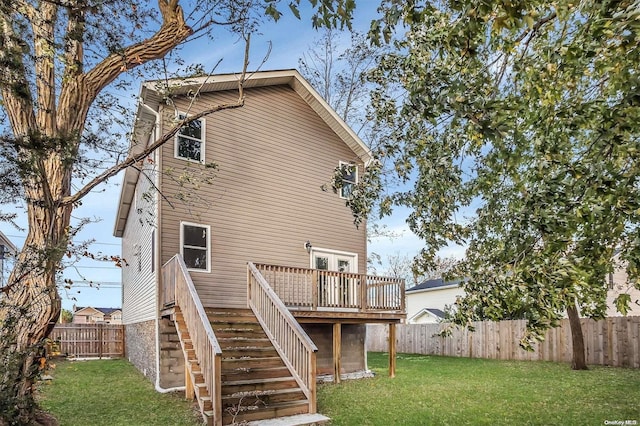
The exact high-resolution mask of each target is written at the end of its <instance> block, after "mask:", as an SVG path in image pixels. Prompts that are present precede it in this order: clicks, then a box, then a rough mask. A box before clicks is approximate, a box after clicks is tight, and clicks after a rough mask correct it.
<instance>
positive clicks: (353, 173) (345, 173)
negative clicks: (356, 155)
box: [340, 161, 358, 198]
mask: <svg viewBox="0 0 640 426" xmlns="http://www.w3.org/2000/svg"><path fill="white" fill-rule="evenodd" d="M340 169H341V170H342V188H340V197H341V198H351V194H352V193H353V187H354V185H355V184H357V183H358V166H356V165H355V164H352V163H345V162H344V161H341V162H340Z"/></svg>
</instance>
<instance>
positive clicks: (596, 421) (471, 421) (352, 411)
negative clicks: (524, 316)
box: [318, 353, 640, 426]
mask: <svg viewBox="0 0 640 426" xmlns="http://www.w3.org/2000/svg"><path fill="white" fill-rule="evenodd" d="M387 365H388V358H387V355H386V354H380V353H369V366H370V368H372V369H373V370H374V371H375V372H376V377H375V378H374V379H370V380H359V381H346V382H343V383H342V384H340V385H338V386H334V385H323V386H322V387H321V388H320V390H319V391H318V409H319V411H320V412H322V413H323V414H325V415H327V416H329V417H331V418H332V419H333V424H334V425H385V426H387V425H483V424H484V425H527V424H530V425H580V426H583V425H604V424H606V423H605V420H610V421H611V420H622V421H623V424H624V421H626V420H632V421H635V422H636V423H633V422H629V423H627V424H628V425H630V424H638V425H640V370H631V369H622V368H607V367H591V370H589V371H572V370H571V369H570V368H569V366H568V365H566V364H556V363H550V362H517V361H513V362H512V361H494V360H481V359H466V358H449V357H433V356H423V355H407V354H399V355H398V363H397V371H396V377H395V378H394V379H390V378H389V377H388V370H387ZM611 424H612V423H611Z"/></svg>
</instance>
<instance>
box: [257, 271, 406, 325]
mask: <svg viewBox="0 0 640 426" xmlns="http://www.w3.org/2000/svg"><path fill="white" fill-rule="evenodd" d="M255 267H256V268H257V270H258V271H260V274H261V275H262V276H263V277H264V278H265V280H266V281H267V283H269V285H270V286H271V288H273V290H274V291H275V292H276V294H277V295H278V297H279V298H280V300H282V302H283V303H284V304H285V306H286V307H287V308H288V309H289V310H290V311H291V313H292V314H293V316H294V317H295V318H296V319H297V320H298V321H299V322H324V323H327V322H330V323H335V322H345V323H346V322H348V323H376V322H378V323H379V322H382V323H397V322H400V321H402V320H403V319H405V318H406V311H405V293H404V280H402V279H399V278H389V277H380V276H375V275H365V274H355V273H349V272H335V271H325V270H319V269H310V268H297V267H291V266H279V265H266V264H256V265H255Z"/></svg>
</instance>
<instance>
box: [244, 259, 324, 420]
mask: <svg viewBox="0 0 640 426" xmlns="http://www.w3.org/2000/svg"><path fill="white" fill-rule="evenodd" d="M247 285H248V289H247V295H248V304H249V307H250V308H251V309H252V310H253V312H254V313H255V315H256V317H257V318H258V321H259V322H260V324H261V325H262V328H263V329H264V330H265V332H266V333H267V335H268V336H269V339H271V341H272V342H273V343H274V346H275V348H276V350H277V351H278V353H279V354H280V356H281V357H282V359H283V361H284V362H285V364H286V365H287V367H288V368H289V370H290V371H291V373H292V374H293V377H294V378H295V379H296V381H297V382H298V385H300V389H302V391H303V392H304V394H305V395H306V397H307V399H308V400H309V412H310V413H315V412H316V352H317V351H318V348H317V347H316V345H315V344H314V343H313V342H312V341H311V339H310V338H309V336H308V335H307V333H306V332H305V331H304V330H303V329H302V327H300V324H298V322H297V321H296V320H295V318H294V317H293V315H291V313H290V312H289V310H288V309H287V308H286V306H284V304H283V303H282V301H281V300H280V298H278V296H277V295H276V293H275V292H274V290H273V289H272V288H271V286H269V284H268V283H267V281H266V280H265V279H264V277H263V276H262V275H261V274H260V271H258V269H257V268H256V266H255V265H254V264H253V263H251V262H249V263H248V264H247Z"/></svg>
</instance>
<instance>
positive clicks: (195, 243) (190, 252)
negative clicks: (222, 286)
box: [180, 222, 211, 272]
mask: <svg viewBox="0 0 640 426" xmlns="http://www.w3.org/2000/svg"><path fill="white" fill-rule="evenodd" d="M181 225H182V226H181V230H180V242H181V243H180V248H181V250H182V258H183V259H184V263H185V265H187V269H192V270H196V271H202V272H209V271H210V268H209V257H210V256H209V249H210V246H209V234H210V232H211V228H210V227H209V226H208V225H198V224H195V223H187V222H182V224H181Z"/></svg>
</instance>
